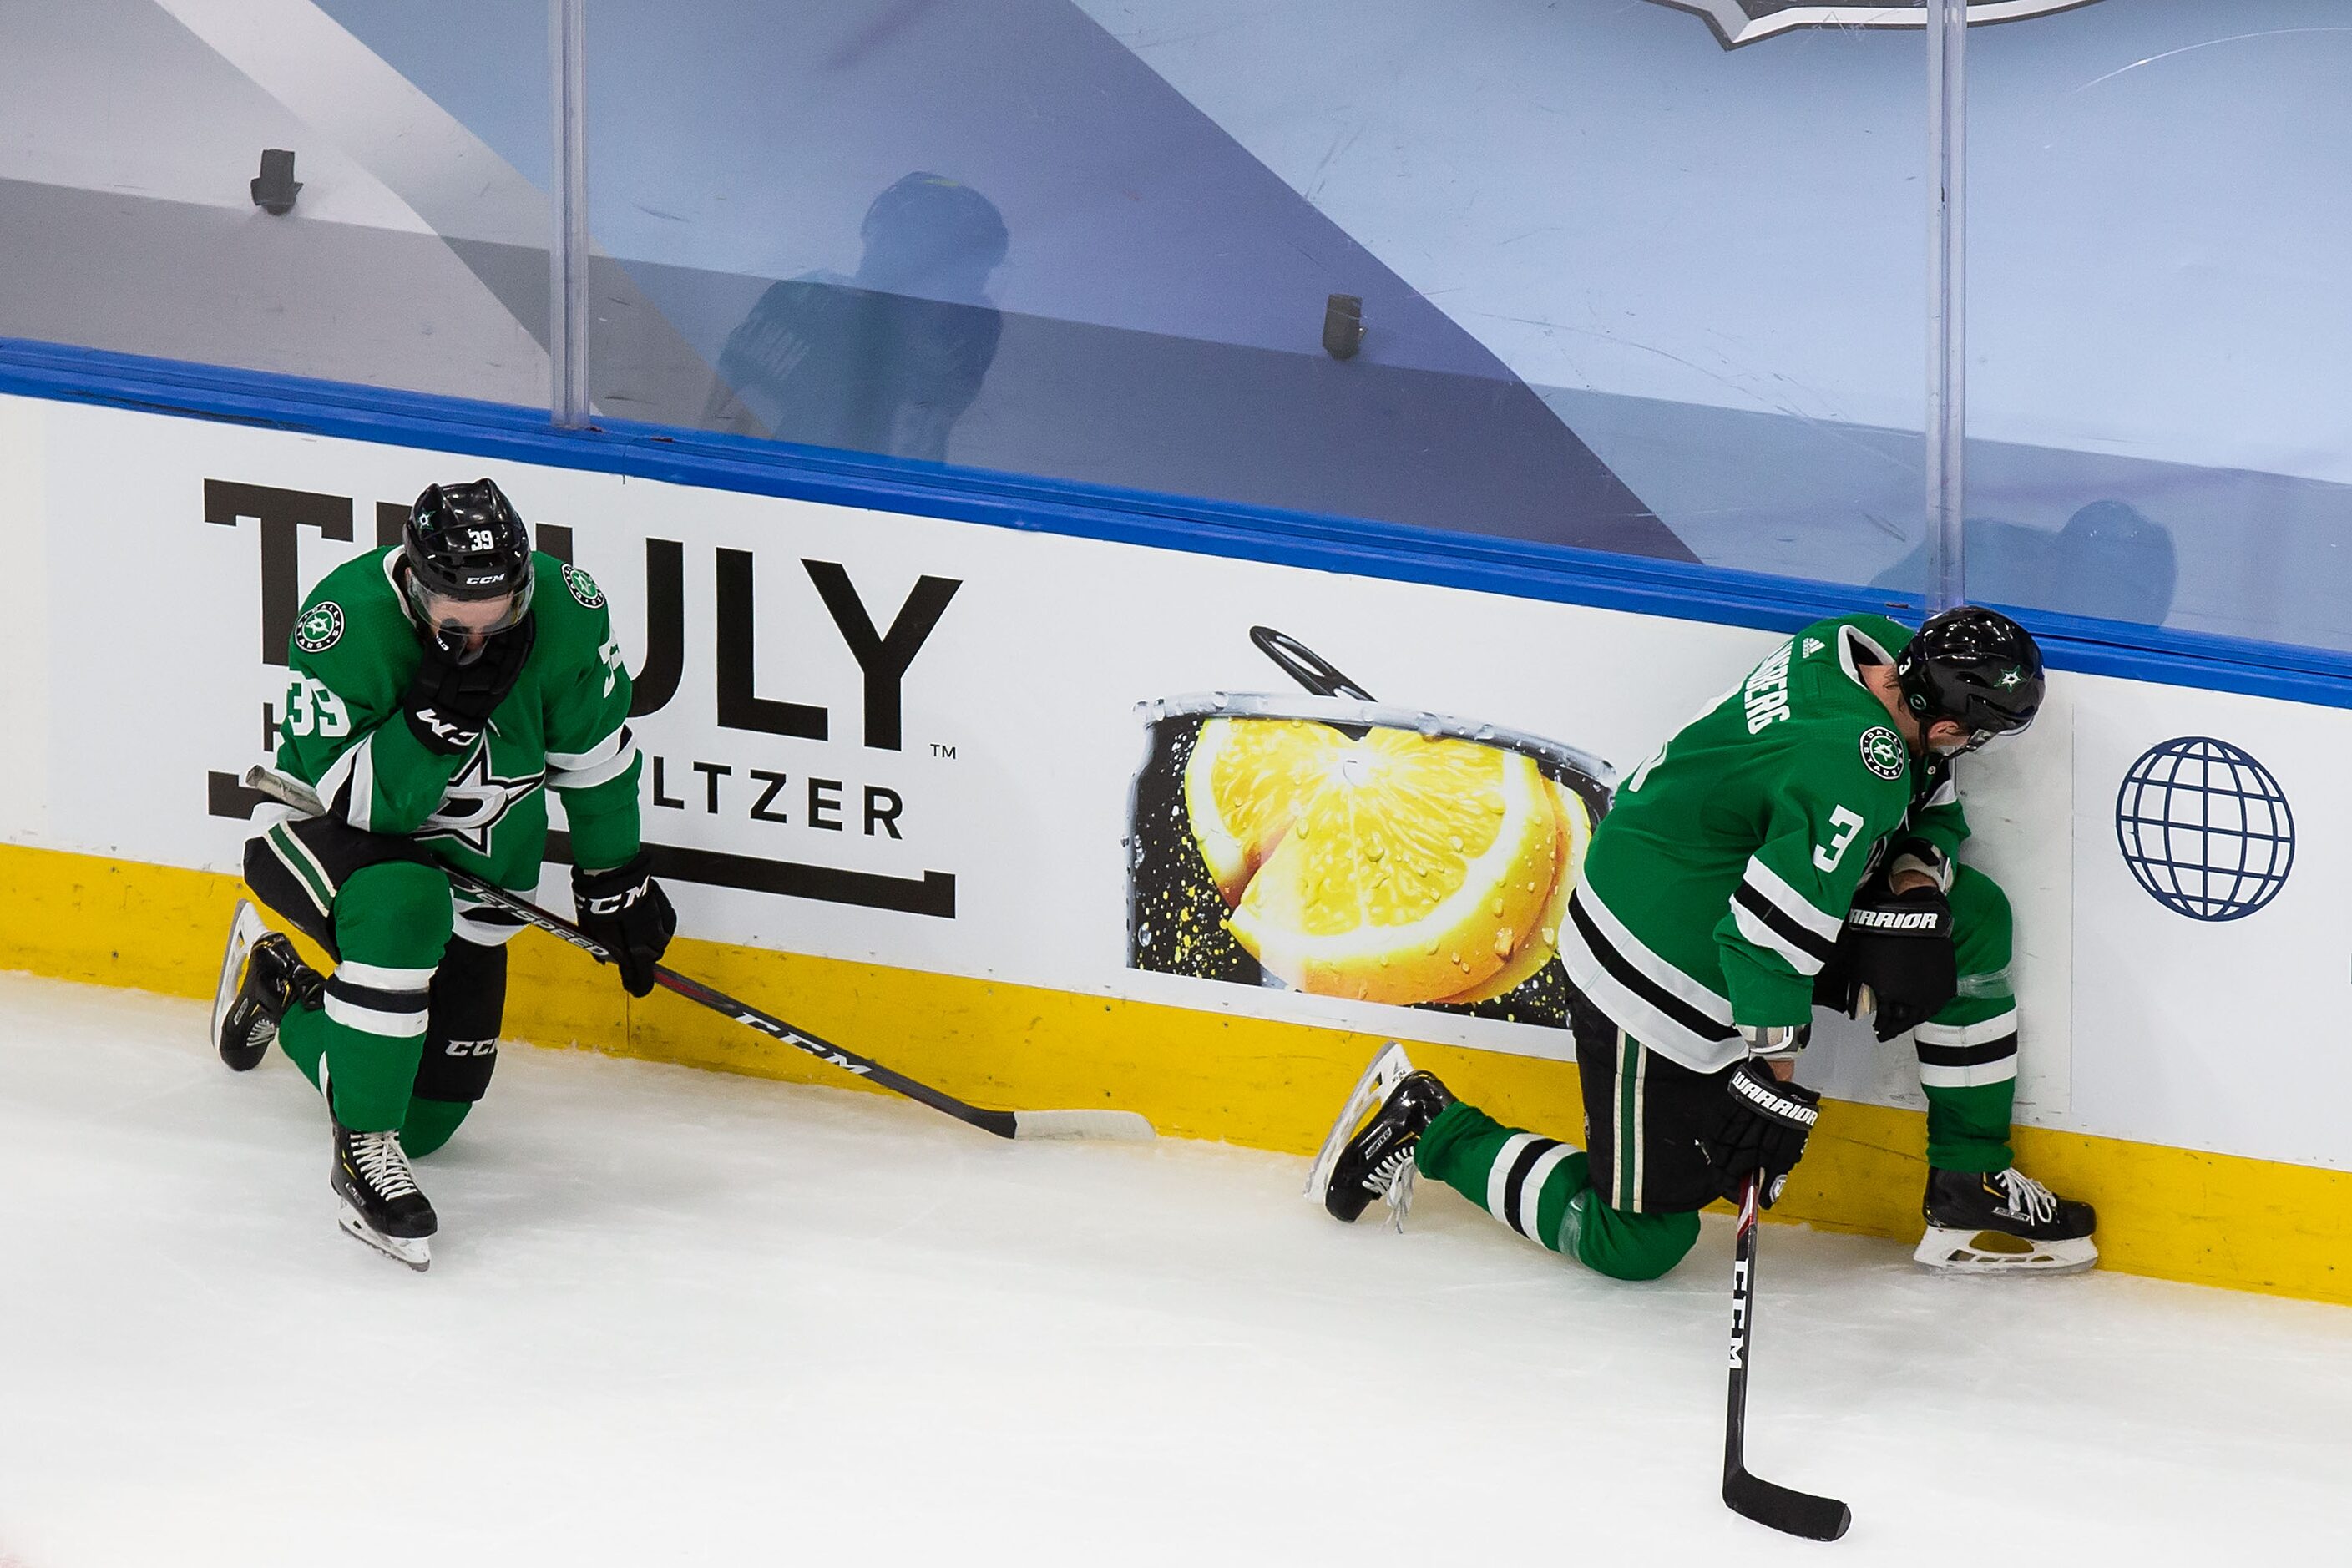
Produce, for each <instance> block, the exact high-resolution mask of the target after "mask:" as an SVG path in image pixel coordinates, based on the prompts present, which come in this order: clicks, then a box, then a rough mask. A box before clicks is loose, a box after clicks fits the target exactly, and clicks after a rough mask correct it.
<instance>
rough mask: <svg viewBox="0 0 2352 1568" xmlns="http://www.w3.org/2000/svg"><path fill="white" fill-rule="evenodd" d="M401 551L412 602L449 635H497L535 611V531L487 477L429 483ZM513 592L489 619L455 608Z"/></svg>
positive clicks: (426, 621)
mask: <svg viewBox="0 0 2352 1568" xmlns="http://www.w3.org/2000/svg"><path fill="white" fill-rule="evenodd" d="M400 552H401V560H402V562H403V563H404V565H405V566H406V568H407V571H406V573H405V575H406V577H407V588H408V602H409V605H410V606H411V607H412V608H414V609H415V612H416V618H417V620H418V621H419V622H420V623H421V624H422V625H424V626H428V627H431V628H432V629H434V630H435V631H436V632H437V633H442V634H445V637H446V633H449V632H452V631H458V632H467V633H479V634H487V635H491V636H495V635H496V634H498V633H499V632H502V631H505V630H507V629H508V628H509V627H510V626H515V625H517V624H518V623H520V621H521V620H522V618H523V616H526V615H528V614H530V592H531V574H530V530H528V529H526V528H525V527H524V526H523V521H522V519H521V518H520V516H518V515H517V514H516V512H515V509H514V505H513V503H512V502H510V501H509V500H507V498H506V496H505V494H504V493H503V492H502V491H500V490H499V487H498V486H497V485H495V484H493V483H492V482H491V481H489V480H488V479H476V480H475V481H474V482H473V483H472V484H470V485H427V486H426V487H425V493H424V494H423V495H420V496H418V497H417V498H416V504H415V506H413V507H411V508H409V509H408V522H407V525H406V526H405V527H404V528H403V529H402V530H401V531H400ZM509 595H511V598H509V603H508V605H507V607H506V611H505V613H504V614H503V615H502V616H498V617H497V618H496V619H495V620H493V621H490V622H488V623H479V622H477V621H476V619H475V617H473V616H465V615H462V614H460V613H458V612H457V611H456V610H455V608H454V606H456V605H468V604H479V603H482V602H483V601H485V600H490V599H499V598H508V596H509Z"/></svg>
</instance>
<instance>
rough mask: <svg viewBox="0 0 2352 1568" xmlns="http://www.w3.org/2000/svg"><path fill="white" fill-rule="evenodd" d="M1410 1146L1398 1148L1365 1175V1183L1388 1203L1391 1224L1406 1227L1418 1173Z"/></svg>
mask: <svg viewBox="0 0 2352 1568" xmlns="http://www.w3.org/2000/svg"><path fill="white" fill-rule="evenodd" d="M1416 1169H1417V1168H1416V1167H1415V1166H1414V1164H1413V1162H1412V1149H1411V1148H1410V1147H1406V1148H1402V1149H1399V1150H1397V1151H1396V1152H1394V1153H1392V1154H1391V1155H1390V1156H1389V1157H1388V1158H1387V1159H1385V1160H1382V1161H1381V1163H1379V1164H1377V1165H1375V1166H1373V1167H1372V1168H1371V1170H1370V1173H1367V1174H1366V1175H1365V1177H1364V1185H1365V1186H1367V1187H1370V1189H1371V1190H1372V1191H1373V1192H1375V1193H1377V1194H1380V1197H1381V1202H1382V1203H1384V1204H1386V1205H1388V1209H1389V1224H1390V1225H1391V1226H1392V1227H1393V1228H1395V1229H1397V1230H1399V1231H1402V1230H1403V1229H1404V1216H1405V1215H1406V1213H1407V1212H1408V1211H1410V1210H1411V1209H1412V1182H1413V1176H1414V1174H1415V1173H1416Z"/></svg>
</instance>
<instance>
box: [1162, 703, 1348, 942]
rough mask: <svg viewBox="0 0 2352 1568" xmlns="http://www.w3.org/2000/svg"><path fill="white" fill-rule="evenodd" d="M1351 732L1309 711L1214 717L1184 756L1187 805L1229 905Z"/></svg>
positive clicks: (1336, 757)
mask: <svg viewBox="0 0 2352 1568" xmlns="http://www.w3.org/2000/svg"><path fill="white" fill-rule="evenodd" d="M1349 744H1350V742H1349V739H1348V737H1347V736H1346V735H1344V734H1342V733H1341V732H1340V731H1337V730H1334V729H1333V728H1331V726H1330V725H1328V724H1318V723H1315V722H1313V721H1309V720H1306V719H1212V720H1210V721H1208V722H1207V723H1205V724H1202V726H1201V733H1200V737H1199V738H1198V739H1197V740H1195V741H1194V742H1192V758H1191V759H1190V760H1189V761H1188V762H1186V763H1185V764H1184V810H1185V814H1186V816H1187V817H1188V818H1189V819H1190V821H1191V822H1192V838H1193V841H1194V842H1195V843H1197V844H1198V845H1199V846H1200V847H1201V858H1202V860H1204V861H1206V862H1207V863H1208V867H1209V875H1210V876H1211V877H1213V879H1215V880H1216V884H1217V890H1218V891H1219V892H1221V893H1223V895H1224V896H1225V906H1226V908H1228V909H1230V908H1232V907H1233V906H1234V905H1235V904H1237V903H1239V902H1240V901H1241V897H1242V889H1244V888H1245V887H1246V886H1248V884H1249V879H1250V877H1251V874H1252V873H1254V872H1255V871H1256V869H1257V868H1258V867H1259V866H1261V865H1263V864H1264V863H1265V858H1266V856H1268V855H1269V854H1271V853H1273V850H1274V847H1275V845H1276V844H1277V843H1279V842H1280V841H1281V839H1282V836H1283V835H1284V834H1286V833H1287V832H1289V831H1290V824H1291V821H1292V818H1293V817H1294V816H1296V815H1297V811H1298V808H1299V806H1300V805H1303V804H1304V803H1305V802H1306V801H1307V799H1308V798H1309V797H1310V796H1312V795H1314V793H1315V791H1316V789H1317V787H1318V785H1320V784H1322V782H1323V778H1324V775H1325V774H1326V773H1329V772H1330V770H1331V767H1332V765H1333V764H1334V763H1337V762H1338V761H1339V755H1340V753H1341V752H1344V751H1345V750H1346V749H1347V748H1348V746H1349Z"/></svg>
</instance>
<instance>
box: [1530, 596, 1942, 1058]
mask: <svg viewBox="0 0 2352 1568" xmlns="http://www.w3.org/2000/svg"><path fill="white" fill-rule="evenodd" d="M1910 640H1911V633H1910V632H1909V631H1907V630H1906V629H1905V628H1904V627H1902V626H1898V625H1896V624H1895V622H1893V621H1891V620H1888V619H1887V618H1886V617H1885V616H1838V617H1836V618H1834V619H1831V620H1826V621H1817V622H1815V623H1814V624H1813V625H1811V626H1807V627H1805V628H1804V629H1803V630H1802V631H1801V632H1799V633H1798V634H1797V635H1796V636H1795V637H1791V638H1790V639H1789V640H1788V641H1787V642H1785V643H1783V644H1781V645H1780V647H1778V648H1776V649H1774V650H1773V651H1772V653H1771V654H1770V655H1769V656H1768V657H1767V658H1765V659H1764V661H1763V662H1762V663H1760V664H1759V665H1758V666H1757V667H1756V668H1754V669H1752V670H1750V671H1749V672H1748V676H1747V678H1746V679H1744V680H1742V681H1741V682H1740V683H1739V684H1738V686H1735V687H1734V688H1732V689H1731V690H1729V691H1728V692H1727V693H1725V694H1724V696H1723V697H1722V698H1721V699H1719V700H1717V701H1716V702H1714V703H1713V704H1711V705H1710V706H1709V707H1708V708H1707V709H1706V711H1705V712H1703V713H1701V714H1700V715H1699V716H1698V717H1697V718H1696V719H1695V720H1693V721H1691V722H1690V723H1688V724H1686V725H1685V726H1684V727H1683V729H1682V730H1681V731H1679V732H1678V733H1676V734H1675V737H1674V738H1673V739H1672V740H1670V741H1668V742H1666V744H1665V746H1664V749H1663V750H1661V751H1660V752H1658V754H1657V755H1655V756H1654V757H1652V758H1651V759H1650V760H1649V761H1648V762H1646V763H1643V764H1642V766H1641V767H1640V768H1639V769H1638V770H1636V771H1635V772H1634V773H1633V776H1632V777H1631V778H1629V779H1628V780H1627V781H1626V782H1625V784H1623V785H1622V787H1621V788H1620V789H1619V790H1618V792H1617V796H1616V799H1615V800H1614V802H1613V803H1612V805H1611V806H1610V809H1609V814H1608V816H1605V817H1603V818H1602V819H1601V825H1600V826H1599V827H1598V828H1597V829H1596V830H1595V831H1594V833H1593V837H1592V847H1591V850H1590V851H1589V853H1588V855H1587V857H1586V859H1585V865H1584V879H1583V882H1582V884H1581V885H1580V887H1579V888H1578V889H1577V891H1576V894H1575V896H1574V898H1573V899H1572V900H1571V901H1570V908H1569V919H1568V921H1566V922H1565V925H1564V928H1563V929H1562V930H1561V931H1560V933H1559V935H1560V942H1559V952H1560V958H1561V961H1562V962H1563V963H1565V964H1566V966H1567V969H1568V973H1569V977H1570V979H1571V980H1573V981H1574V982H1575V983H1576V984H1577V986H1578V988H1579V989H1580V990H1581V991H1583V992H1584V994H1586V995H1587V996H1589V997H1591V999H1592V1001H1593V1003H1594V1005H1597V1006H1598V1007H1599V1008H1600V1009H1601V1011H1602V1012H1603V1013H1605V1014H1607V1015H1608V1016H1609V1017H1610V1018H1611V1019H1612V1021H1613V1022H1615V1023H1616V1024H1617V1025H1618V1026H1619V1027H1621V1028H1622V1029H1623V1030H1624V1031H1625V1032H1626V1033H1627V1034H1628V1035H1631V1036H1632V1037H1633V1038H1634V1039H1636V1040H1638V1041H1640V1042H1641V1043H1642V1044H1643V1045H1644V1046H1647V1047H1651V1048H1652V1049H1654V1050H1656V1051H1659V1052H1662V1053H1663V1054H1664V1055H1665V1056H1667V1057H1670V1058H1673V1059H1674V1060H1675V1061H1677V1062H1680V1063H1682V1064H1683V1065H1684V1066H1685V1067H1688V1068H1694V1069H1696V1070H1698V1071H1702V1072H1712V1071H1714V1070H1716V1069H1717V1068H1722V1067H1725V1066H1727V1065H1728V1064H1729V1063H1731V1062H1733V1061H1736V1060H1738V1058H1739V1057H1740V1056H1741V1054H1742V1053H1743V1052H1744V1051H1745V1049H1746V1046H1745V1044H1744V1043H1743V1042H1742V1041H1741V1039H1740V1037H1739V1034H1738V1029H1739V1027H1740V1026H1771V1025H1791V1024H1802V1023H1805V1022H1807V1021H1808V1020H1809V1019H1810V1018H1811V1016H1812V994H1813V977H1814V976H1815V975H1816V974H1818V973H1821V969H1822V964H1823V963H1825V962H1827V960H1828V959H1829V958H1830V957H1831V956H1832V952H1833V951H1834V949H1835V946H1836V942H1837V938H1838V931H1839V928H1840V927H1841V926H1843V924H1844V922H1845V915H1846V910H1847V909H1848V907H1849V906H1850V905H1851V904H1852V903H1853V895H1854V890H1855V889H1857V888H1858V887H1859V886H1860V885H1861V883H1862V881H1863V879H1864V877H1865V876H1866V875H1868V873H1869V872H1870V870H1871V869H1872V868H1874V867H1875V866H1876V864H1877V863H1878V861H1879V859H1880V858H1881V856H1882V855H1883V854H1884V853H1885V847H1886V845H1887V844H1888V842H1889V841H1890V840H1891V839H1892V838H1893V837H1894V836H1895V835H1896V834H1897V833H1898V832H1899V833H1901V834H1902V835H1903V836H1904V837H1905V839H1906V840H1908V839H1912V838H1916V839H1918V840H1920V841H1921V846H1922V848H1921V859H1922V861H1923V863H1926V864H1927V865H1928V867H1929V868H1930V869H1931V870H1934V869H1943V868H1948V866H1949V864H1950V860H1951V857H1952V856H1953V855H1954V854H1955V853H1957V851H1958V848H1959V845H1960V840H1961V839H1963V838H1965V837H1967V836H1968V831H1969V829H1968V822H1967V819H1966V818H1965V816H1963V815H1962V813H1961V810H1960V805H1959V799H1958V795H1957V794H1956V793H1955V791H1954V790H1953V788H1952V781H1951V766H1950V763H1948V761H1944V760H1941V759H1936V760H1931V761H1929V762H1927V763H1921V762H1920V761H1919V760H1918V759H1916V758H1914V757H1913V756H1912V755H1911V753H1910V749H1909V747H1908V746H1906V744H1905V743H1904V741H1903V738H1902V736H1901V735H1900V734H1899V733H1898V732H1897V731H1896V730H1895V725H1894V723H1893V722H1892V721H1891V719H1890V717H1889V715H1888V713H1887V711H1886V709H1885V706H1884V705H1882V704H1881V703H1880V702H1879V700H1878V699H1877V698H1876V697H1875V696H1874V695H1873V694H1872V693H1871V691H1870V689H1868V688H1867V687H1865V686H1864V685H1863V683H1862V679H1861V675H1860V669H1861V667H1862V665H1864V664H1865V663H1872V662H1875V663H1882V664H1891V663H1892V662H1893V661H1894V659H1895V656H1896V655H1898V654H1900V653H1901V652H1902V650H1903V649H1904V647H1906V646H1907V645H1908V644H1909V643H1910Z"/></svg>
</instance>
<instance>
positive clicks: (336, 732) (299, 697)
mask: <svg viewBox="0 0 2352 1568" xmlns="http://www.w3.org/2000/svg"><path fill="white" fill-rule="evenodd" d="M285 723H286V732H287V733H288V734H289V735H307V734H309V733H310V731H311V730H312V729H313V728H314V727H315V728H316V729H317V730H318V731H319V733H320V735H322V736H324V737H325V738H326V739H328V740H330V741H331V740H334V739H336V738H337V737H338V736H341V735H348V734H350V733H351V732H352V711H351V710H350V709H348V708H346V707H344V706H343V700H342V699H341V698H340V697H338V696H336V695H335V694H334V693H333V692H331V691H330V690H328V689H327V684H326V682H325V681H322V680H314V679H311V678H310V676H307V675H302V674H299V673H297V674H296V675H295V677H294V679H293V681H292V682H291V683H290V684H289V686H288V687H287V688H286V720H285Z"/></svg>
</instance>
